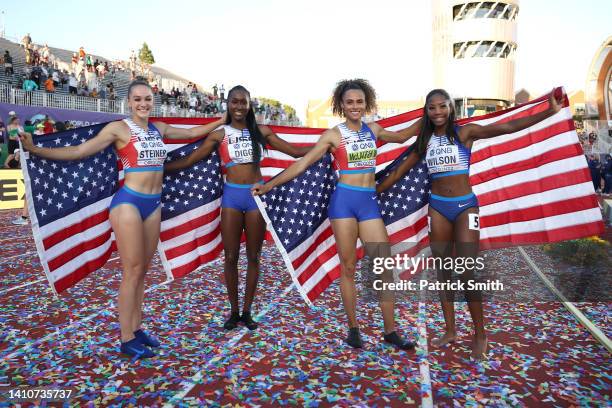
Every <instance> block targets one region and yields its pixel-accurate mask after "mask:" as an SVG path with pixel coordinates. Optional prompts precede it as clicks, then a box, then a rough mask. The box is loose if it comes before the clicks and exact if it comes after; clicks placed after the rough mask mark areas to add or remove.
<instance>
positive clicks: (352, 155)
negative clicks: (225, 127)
mask: <svg viewBox="0 0 612 408" xmlns="http://www.w3.org/2000/svg"><path fill="white" fill-rule="evenodd" d="M332 107H333V112H334V114H337V115H339V116H343V117H345V118H346V121H345V122H344V123H341V124H340V125H338V126H336V127H334V128H332V129H329V130H326V131H325V132H323V135H321V138H320V139H319V141H318V142H317V144H316V145H315V147H314V148H313V149H312V150H311V151H310V152H309V153H308V154H307V155H306V156H304V158H303V159H301V160H298V161H297V162H295V163H294V164H292V165H291V166H290V167H289V168H288V169H286V170H285V171H283V172H282V173H281V174H279V175H278V176H276V177H275V178H273V179H272V180H270V181H269V182H268V183H266V184H264V185H262V186H254V187H253V193H254V194H265V193H267V192H268V191H270V189H272V188H274V187H276V186H279V185H281V184H284V183H286V182H288V181H290V180H292V179H294V178H295V177H297V176H298V175H300V174H301V173H302V172H304V171H305V170H306V168H307V167H308V166H310V165H311V164H312V163H314V162H316V161H317V160H319V159H320V158H321V157H323V155H324V154H325V153H327V152H328V151H331V152H332V154H333V155H334V157H335V162H336V167H337V169H338V170H339V172H340V179H339V182H338V184H337V185H336V190H335V191H334V193H333V195H332V197H331V200H330V203H329V208H328V215H329V219H330V220H331V224H332V229H333V231H334V237H335V239H336V246H337V248H338V255H339V257H340V268H341V275H340V292H341V295H342V302H343V304H344V310H345V311H346V314H347V316H348V324H349V334H348V337H347V339H346V342H347V343H348V344H349V345H350V346H352V347H355V348H360V347H363V342H362V340H361V336H360V334H359V326H358V323H357V316H356V303H357V292H356V288H355V265H356V262H357V255H356V245H357V238H360V239H361V241H362V242H363V246H364V248H365V249H366V252H367V253H368V255H369V257H370V259H372V258H374V257H388V256H390V254H391V253H390V248H389V245H388V242H389V237H388V236H387V230H386V229H385V224H384V223H383V220H382V217H381V214H380V209H379V208H378V201H377V198H376V191H375V180H374V172H375V169H376V153H377V151H376V139H377V138H378V139H381V140H384V141H387V142H396V143H401V142H404V141H406V140H408V139H409V138H410V137H411V136H415V135H416V134H417V133H418V129H419V127H420V121H419V122H417V123H415V124H413V125H412V126H410V127H408V128H406V129H403V130H401V131H400V132H391V131H388V130H385V129H383V128H382V127H381V126H379V125H378V124H376V123H371V124H369V125H366V124H365V123H363V122H362V121H361V118H362V117H363V116H364V115H365V114H366V113H368V112H371V111H372V110H373V109H374V108H375V107H376V94H375V92H374V89H373V88H372V86H371V85H370V84H369V83H368V82H367V81H366V80H363V79H354V80H344V81H340V82H339V83H338V84H337V86H336V89H335V91H334V95H333V98H332ZM380 244H383V245H380ZM389 273H390V271H387V273H386V274H385V275H386V277H385V278H386V279H388V278H389V275H388V274H389ZM387 295H389V294H387ZM394 303H395V299H394V296H393V294H390V296H386V297H383V298H381V302H380V306H381V309H382V314H383V320H384V326H385V336H384V339H385V341H386V342H389V343H392V344H394V345H396V346H397V347H399V348H401V349H405V350H407V349H412V348H414V344H413V343H411V342H407V341H405V340H403V339H402V338H401V337H400V336H399V335H398V334H397V333H396V332H395V319H394V316H393V312H394V308H395V305H394Z"/></svg>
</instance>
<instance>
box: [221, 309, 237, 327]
mask: <svg viewBox="0 0 612 408" xmlns="http://www.w3.org/2000/svg"><path fill="white" fill-rule="evenodd" d="M239 321H240V314H239V313H232V314H231V316H230V318H229V319H227V321H226V322H225V324H224V325H223V328H224V329H225V330H233V329H235V328H236V327H238V322H239Z"/></svg>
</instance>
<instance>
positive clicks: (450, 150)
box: [425, 135, 471, 179]
mask: <svg viewBox="0 0 612 408" xmlns="http://www.w3.org/2000/svg"><path fill="white" fill-rule="evenodd" d="M470 155H471V152H470V149H468V148H467V147H465V146H464V145H463V143H461V141H460V140H459V138H456V139H455V144H452V143H451V142H450V141H449V140H448V137H446V135H442V136H436V135H431V138H430V139H429V143H427V153H426V156H425V160H426V162H427V170H428V172H429V174H430V175H431V178H434V179H436V178H440V177H448V176H454V175H456V174H469V172H470Z"/></svg>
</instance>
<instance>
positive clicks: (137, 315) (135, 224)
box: [20, 79, 224, 358]
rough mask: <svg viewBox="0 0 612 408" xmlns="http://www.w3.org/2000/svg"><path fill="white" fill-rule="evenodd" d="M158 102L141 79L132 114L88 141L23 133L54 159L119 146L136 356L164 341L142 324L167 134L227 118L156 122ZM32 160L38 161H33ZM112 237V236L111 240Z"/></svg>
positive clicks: (126, 320)
mask: <svg viewBox="0 0 612 408" xmlns="http://www.w3.org/2000/svg"><path fill="white" fill-rule="evenodd" d="M153 104H154V99H153V92H152V90H151V86H150V85H149V84H148V83H147V82H145V81H143V80H138V79H137V80H134V81H132V82H131V83H130V85H129V88H128V106H129V108H130V110H131V115H130V117H129V118H128V119H124V120H121V121H116V122H111V123H109V124H107V125H106V126H105V127H104V128H102V130H100V132H99V133H98V134H97V135H96V136H95V137H93V138H91V139H89V140H87V141H86V142H84V143H81V144H79V145H75V146H65V147H58V148H49V147H40V146H38V145H34V143H33V141H32V136H31V135H30V134H28V133H22V134H21V135H20V137H21V143H22V145H23V147H24V148H25V149H26V150H28V151H29V152H30V153H31V154H32V155H34V156H39V157H41V158H45V159H51V160H66V161H68V160H70V161H74V160H79V159H83V158H85V157H88V156H92V155H94V154H96V153H98V152H101V151H104V150H105V149H107V148H109V147H110V146H111V145H112V146H113V147H114V148H115V150H116V151H117V154H118V156H119V158H120V159H121V161H122V163H123V168H124V172H125V177H124V184H123V187H122V188H121V189H119V190H118V191H117V192H116V193H115V195H114V197H113V199H112V201H110V222H111V225H112V230H113V232H114V233H115V239H116V243H117V248H118V249H119V256H120V258H121V263H122V265H123V278H122V280H121V286H120V288H119V301H118V308H119V323H120V326H121V352H122V353H124V354H127V355H129V356H131V357H135V358H147V357H152V356H154V355H155V354H154V353H153V352H152V351H151V350H150V349H149V347H158V346H159V342H158V341H157V340H156V339H155V338H153V337H151V336H149V335H147V333H145V331H144V330H142V328H141V323H142V304H143V298H144V277H145V274H146V272H147V269H148V267H149V264H150V263H151V258H152V257H153V254H154V252H155V250H156V249H157V243H158V241H159V231H160V220H161V211H160V205H161V190H162V176H163V171H162V170H163V163H164V161H165V160H166V155H167V148H166V146H165V144H164V142H163V141H162V137H166V138H169V139H187V138H196V137H202V136H205V135H207V134H208V133H209V132H210V131H212V130H214V129H215V128H217V127H219V126H220V125H222V124H223V122H224V119H223V118H221V119H219V120H217V121H215V122H212V123H209V124H206V125H202V126H196V127H192V128H190V129H183V128H176V127H173V126H170V125H167V124H165V123H163V122H155V123H150V122H149V114H150V113H151V109H152V108H153ZM111 156H112V155H111ZM113 157H114V156H113ZM31 164H35V163H34V162H33V161H32V162H31ZM107 190H109V189H107ZM88 193H89V192H88ZM108 193H110V191H108ZM59 204H60V207H61V203H59ZM42 222H44V220H43V219H42V218H41V223H42ZM110 239H111V238H110V236H109V237H108V240H109V245H110Z"/></svg>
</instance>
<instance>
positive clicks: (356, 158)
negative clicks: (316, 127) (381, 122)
mask: <svg viewBox="0 0 612 408" xmlns="http://www.w3.org/2000/svg"><path fill="white" fill-rule="evenodd" d="M338 130H339V131H340V134H341V136H342V140H341V142H340V146H339V147H338V148H337V149H336V151H335V152H334V153H333V156H334V159H335V161H334V162H335V166H336V169H337V170H339V171H340V174H354V173H374V172H375V171H376V153H377V150H376V137H375V136H374V133H372V130H371V129H370V128H369V127H368V125H366V124H365V123H362V124H361V129H360V130H359V131H358V132H356V131H354V130H351V129H349V128H348V127H347V126H346V124H345V123H341V124H339V125H338Z"/></svg>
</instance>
